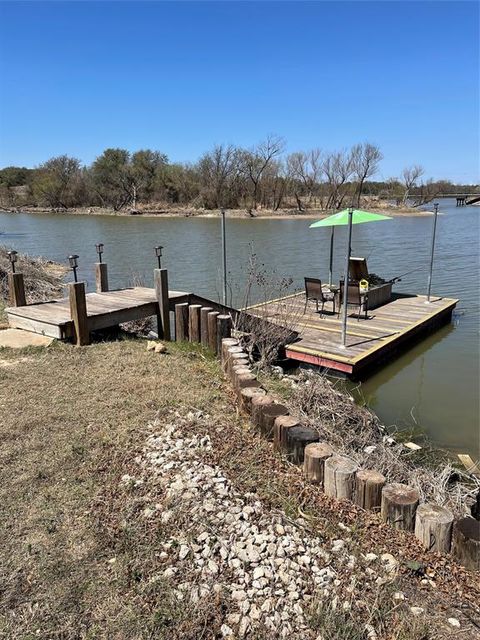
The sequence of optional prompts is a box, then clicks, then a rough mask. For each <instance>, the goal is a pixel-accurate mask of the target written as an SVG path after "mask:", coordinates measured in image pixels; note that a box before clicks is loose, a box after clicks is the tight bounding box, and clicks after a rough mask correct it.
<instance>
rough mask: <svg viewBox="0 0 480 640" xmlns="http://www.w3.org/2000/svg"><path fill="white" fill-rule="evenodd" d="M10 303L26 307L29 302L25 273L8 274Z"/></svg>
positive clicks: (13, 305)
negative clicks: (26, 294)
mask: <svg viewBox="0 0 480 640" xmlns="http://www.w3.org/2000/svg"><path fill="white" fill-rule="evenodd" d="M8 303H9V305H10V306H11V307H24V306H25V305H26V304H27V301H26V298H25V283H24V281H23V273H20V272H17V273H9V274H8Z"/></svg>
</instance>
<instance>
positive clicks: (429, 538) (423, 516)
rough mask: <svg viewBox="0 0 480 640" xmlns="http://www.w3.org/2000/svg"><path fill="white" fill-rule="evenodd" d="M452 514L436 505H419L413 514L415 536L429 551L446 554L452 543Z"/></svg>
mask: <svg viewBox="0 0 480 640" xmlns="http://www.w3.org/2000/svg"><path fill="white" fill-rule="evenodd" d="M452 528H453V513H452V512H451V511H449V510H448V509H446V508H445V507H441V506H440V505H438V504H431V503H424V504H420V505H419V506H418V508H417V511H416V514H415V535H416V537H417V538H418V539H419V540H420V542H421V543H422V544H423V546H424V547H425V549H428V550H429V551H438V552H439V553H448V552H449V551H450V544H451V541H452Z"/></svg>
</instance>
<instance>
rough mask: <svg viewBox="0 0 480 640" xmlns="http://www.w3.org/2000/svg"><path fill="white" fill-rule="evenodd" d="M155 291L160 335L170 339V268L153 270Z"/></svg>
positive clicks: (161, 337)
mask: <svg viewBox="0 0 480 640" xmlns="http://www.w3.org/2000/svg"><path fill="white" fill-rule="evenodd" d="M153 280H154V286H155V293H156V295H157V300H158V313H157V326H158V337H159V338H160V339H163V340H170V338H171V335H170V301H169V299H168V270H167V269H155V270H154V272H153Z"/></svg>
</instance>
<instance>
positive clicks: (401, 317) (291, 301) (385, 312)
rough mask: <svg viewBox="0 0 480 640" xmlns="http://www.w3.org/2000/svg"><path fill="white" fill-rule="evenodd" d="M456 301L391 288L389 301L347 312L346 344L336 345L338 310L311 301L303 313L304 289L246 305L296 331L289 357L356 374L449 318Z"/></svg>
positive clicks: (329, 305) (352, 374)
mask: <svg viewBox="0 0 480 640" xmlns="http://www.w3.org/2000/svg"><path fill="white" fill-rule="evenodd" d="M457 302H458V300H455V299H452V298H440V297H432V298H431V300H430V302H427V298H426V296H422V295H408V294H398V293H397V294H392V299H391V301H390V302H387V303H386V304H383V305H382V306H380V307H377V308H376V309H371V310H369V311H368V317H367V319H365V318H363V317H360V319H357V317H358V316H357V314H356V312H355V313H349V315H348V319H347V343H346V348H342V347H341V346H340V339H341V330H342V321H341V316H340V317H339V316H338V315H337V314H335V315H333V313H331V312H330V311H329V309H330V308H331V304H330V303H326V304H325V311H324V313H323V314H322V315H320V313H317V312H316V308H315V304H314V303H312V302H309V303H308V305H307V310H306V312H305V313H304V308H305V294H304V293H303V292H302V293H297V294H294V295H291V296H287V297H285V298H281V299H278V300H272V301H270V302H267V303H263V304H261V305H254V306H253V307H249V311H250V312H251V313H253V314H255V315H257V314H258V315H259V316H260V317H261V318H263V319H264V320H268V321H270V322H275V323H276V324H283V325H285V326H288V328H291V329H293V330H295V331H297V332H298V339H297V340H296V341H295V342H292V343H290V344H287V345H286V348H285V353H286V357H287V358H291V359H292V360H296V361H298V362H302V363H307V364H310V365H315V366H318V367H322V368H325V369H330V370H333V371H338V372H342V373H343V374H346V375H348V376H352V377H358V376H360V375H361V374H364V373H365V372H366V371H367V370H369V369H373V368H375V367H377V366H379V365H380V364H382V363H384V362H385V361H386V360H388V359H391V358H392V357H393V356H394V354H395V353H396V352H398V351H399V350H401V349H402V348H405V347H406V346H407V345H408V343H411V342H412V341H415V340H418V339H420V338H421V337H423V336H425V335H426V334H429V333H432V332H433V331H435V330H436V329H437V328H438V327H440V326H442V325H444V324H446V323H448V322H449V321H450V320H451V317H452V312H453V310H454V308H455V306H456V304H457Z"/></svg>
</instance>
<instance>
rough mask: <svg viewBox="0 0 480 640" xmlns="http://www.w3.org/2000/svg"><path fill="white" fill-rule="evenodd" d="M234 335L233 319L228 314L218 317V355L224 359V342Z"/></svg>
mask: <svg viewBox="0 0 480 640" xmlns="http://www.w3.org/2000/svg"><path fill="white" fill-rule="evenodd" d="M231 333H232V318H231V316H230V315H227V314H220V315H219V316H217V353H218V355H219V356H220V358H221V357H222V341H223V340H224V339H225V338H229V337H230V335H231Z"/></svg>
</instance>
